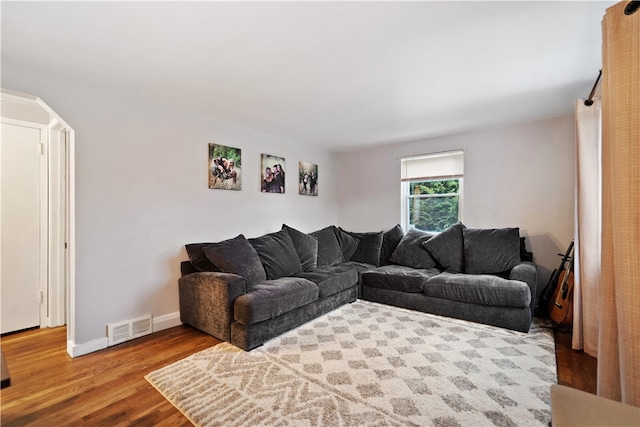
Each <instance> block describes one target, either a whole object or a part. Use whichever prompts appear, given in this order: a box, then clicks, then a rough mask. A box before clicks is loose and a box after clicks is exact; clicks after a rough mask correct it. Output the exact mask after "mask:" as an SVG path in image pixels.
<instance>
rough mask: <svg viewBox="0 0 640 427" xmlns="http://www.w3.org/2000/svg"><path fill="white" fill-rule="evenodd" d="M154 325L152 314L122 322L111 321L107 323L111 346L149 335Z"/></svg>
mask: <svg viewBox="0 0 640 427" xmlns="http://www.w3.org/2000/svg"><path fill="white" fill-rule="evenodd" d="M152 327H153V324H152V322H151V315H150V314H146V315H144V316H140V317H136V318H135V319H129V320H124V321H122V322H117V323H109V324H107V338H108V345H109V347H111V346H112V345H116V344H120V343H123V342H125V341H129V340H131V339H134V338H138V337H141V336H143V335H148V334H150V333H151V332H152Z"/></svg>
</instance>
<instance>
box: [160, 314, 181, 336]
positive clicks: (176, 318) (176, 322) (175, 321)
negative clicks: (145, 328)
mask: <svg viewBox="0 0 640 427" xmlns="http://www.w3.org/2000/svg"><path fill="white" fill-rule="evenodd" d="M180 325H182V322H181V321H180V312H179V311H176V312H174V313H169V314H163V315H162V316H157V317H154V318H153V332H158V331H162V330H163V329H169V328H173V327H174V326H180Z"/></svg>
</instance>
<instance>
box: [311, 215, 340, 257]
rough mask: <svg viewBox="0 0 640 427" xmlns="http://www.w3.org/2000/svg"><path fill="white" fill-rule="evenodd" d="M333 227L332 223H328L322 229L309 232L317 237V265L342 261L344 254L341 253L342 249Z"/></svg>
mask: <svg viewBox="0 0 640 427" xmlns="http://www.w3.org/2000/svg"><path fill="white" fill-rule="evenodd" d="M334 228H335V227H334V226H333V225H330V226H329V227H325V228H323V229H322V230H318V231H314V232H313V233H310V234H311V235H312V236H313V237H315V238H316V239H318V266H321V265H334V264H340V263H341V262H344V255H343V254H342V249H340V244H339V243H338V238H337V237H336V233H335V231H334V230H333V229H334Z"/></svg>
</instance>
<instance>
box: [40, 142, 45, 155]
mask: <svg viewBox="0 0 640 427" xmlns="http://www.w3.org/2000/svg"><path fill="white" fill-rule="evenodd" d="M43 154H44V143H42V142H41V143H40V155H43Z"/></svg>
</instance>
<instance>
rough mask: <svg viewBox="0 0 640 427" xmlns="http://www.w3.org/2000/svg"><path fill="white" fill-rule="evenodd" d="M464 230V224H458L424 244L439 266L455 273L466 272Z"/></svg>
mask: <svg viewBox="0 0 640 427" xmlns="http://www.w3.org/2000/svg"><path fill="white" fill-rule="evenodd" d="M464 228H466V227H465V226H464V224H462V223H461V222H456V223H455V224H454V225H452V226H451V227H449V228H447V229H446V230H444V231H443V232H442V233H440V234H437V235H435V236H433V237H432V238H431V239H429V240H427V241H426V242H424V243H423V244H422V246H423V247H424V248H425V249H426V250H428V251H429V253H430V254H431V256H432V257H433V258H434V259H435V260H436V261H437V262H438V264H440V265H441V266H442V267H443V268H445V269H446V270H447V271H450V272H453V273H463V272H464V238H463V236H462V230H463V229H464Z"/></svg>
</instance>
